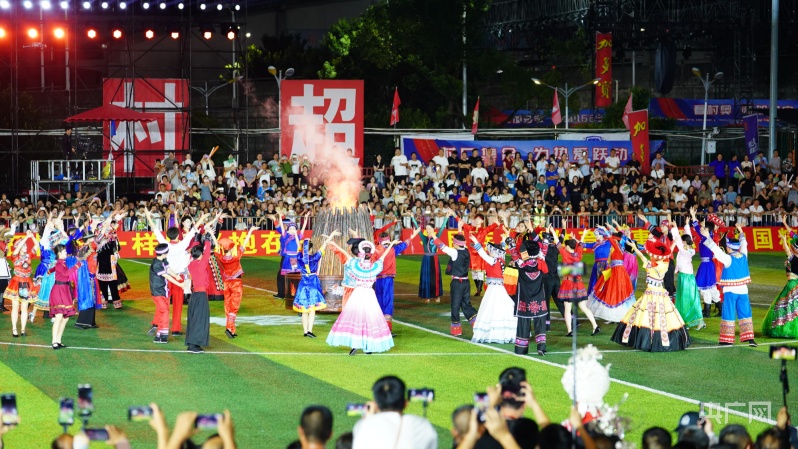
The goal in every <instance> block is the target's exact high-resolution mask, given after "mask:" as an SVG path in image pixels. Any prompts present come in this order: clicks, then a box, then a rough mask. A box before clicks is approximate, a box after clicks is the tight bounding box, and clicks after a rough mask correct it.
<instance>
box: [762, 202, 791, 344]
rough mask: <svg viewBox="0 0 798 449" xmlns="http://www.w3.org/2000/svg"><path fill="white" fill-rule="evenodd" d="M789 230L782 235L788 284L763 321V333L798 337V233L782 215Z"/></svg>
mask: <svg viewBox="0 0 798 449" xmlns="http://www.w3.org/2000/svg"><path fill="white" fill-rule="evenodd" d="M780 220H781V222H782V223H784V228H785V230H786V231H787V232H786V233H784V234H782V235H781V246H782V248H784V254H785V255H786V256H787V260H785V261H784V266H785V267H787V285H785V286H784V288H783V289H781V293H779V296H777V297H776V300H775V301H773V304H772V305H771V306H770V309H768V313H767V315H765V321H763V322H762V333H763V334H764V335H765V336H768V337H776V338H798V320H796V318H798V312H796V311H798V234H796V233H795V232H794V231H793V230H792V229H790V226H789V225H788V224H787V217H785V216H782V217H780Z"/></svg>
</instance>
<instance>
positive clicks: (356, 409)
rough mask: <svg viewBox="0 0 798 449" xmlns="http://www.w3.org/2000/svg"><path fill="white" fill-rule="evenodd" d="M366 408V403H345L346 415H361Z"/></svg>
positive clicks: (364, 412)
mask: <svg viewBox="0 0 798 449" xmlns="http://www.w3.org/2000/svg"><path fill="white" fill-rule="evenodd" d="M366 409H367V407H366V404H346V416H363V415H364V414H366Z"/></svg>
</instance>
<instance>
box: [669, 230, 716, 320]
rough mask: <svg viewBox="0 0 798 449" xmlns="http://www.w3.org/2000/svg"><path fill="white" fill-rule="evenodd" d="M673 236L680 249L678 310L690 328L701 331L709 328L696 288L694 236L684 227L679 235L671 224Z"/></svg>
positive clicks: (677, 262)
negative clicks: (705, 322)
mask: <svg viewBox="0 0 798 449" xmlns="http://www.w3.org/2000/svg"><path fill="white" fill-rule="evenodd" d="M671 234H672V235H673V240H674V242H675V243H676V247H677V248H679V252H678V253H676V273H677V275H678V279H679V283H678V285H677V288H676V310H678V311H679V314H680V315H681V316H682V320H683V321H684V322H685V323H687V326H688V327H695V328H696V329H695V330H701V329H703V328H705V327H707V325H706V324H704V318H703V317H702V315H701V296H700V295H699V293H698V287H697V286H696V281H695V275H694V274H693V256H694V255H695V249H693V236H692V235H691V234H690V227H689V226H685V227H684V234H682V235H679V228H678V227H676V223H673V222H671Z"/></svg>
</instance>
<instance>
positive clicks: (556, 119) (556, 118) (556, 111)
mask: <svg viewBox="0 0 798 449" xmlns="http://www.w3.org/2000/svg"><path fill="white" fill-rule="evenodd" d="M551 121H552V123H554V126H557V125H559V124H560V123H562V114H560V99H559V97H557V91H556V90H555V91H554V104H552V105H551Z"/></svg>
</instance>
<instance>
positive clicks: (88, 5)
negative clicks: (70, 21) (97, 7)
mask: <svg viewBox="0 0 798 449" xmlns="http://www.w3.org/2000/svg"><path fill="white" fill-rule="evenodd" d="M83 9H91V3H90V2H83Z"/></svg>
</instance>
